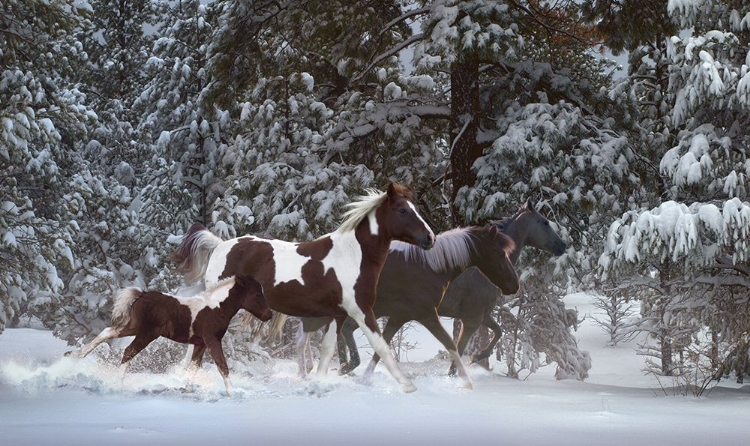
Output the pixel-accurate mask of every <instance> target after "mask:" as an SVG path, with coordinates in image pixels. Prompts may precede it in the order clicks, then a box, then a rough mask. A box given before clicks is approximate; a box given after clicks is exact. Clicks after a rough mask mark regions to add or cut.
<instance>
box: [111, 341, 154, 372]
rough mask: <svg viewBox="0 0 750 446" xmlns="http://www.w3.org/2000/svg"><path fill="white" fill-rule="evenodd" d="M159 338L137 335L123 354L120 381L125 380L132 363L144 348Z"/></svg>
mask: <svg viewBox="0 0 750 446" xmlns="http://www.w3.org/2000/svg"><path fill="white" fill-rule="evenodd" d="M157 337H158V336H143V335H136V336H135V339H133V342H131V343H130V345H128V346H127V347H126V348H125V352H123V354H122V361H121V362H120V379H121V380H124V379H125V372H126V371H127V369H128V365H129V364H130V361H131V360H132V359H133V358H134V357H135V355H137V354H138V353H140V352H141V350H143V349H144V348H146V347H147V346H148V344H150V343H151V342H153V341H154V339H156V338H157Z"/></svg>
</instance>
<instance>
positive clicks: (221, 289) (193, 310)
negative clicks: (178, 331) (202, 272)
mask: <svg viewBox="0 0 750 446" xmlns="http://www.w3.org/2000/svg"><path fill="white" fill-rule="evenodd" d="M234 284H235V280H234V276H232V277H230V278H228V279H223V280H222V281H220V282H218V283H217V284H216V285H214V286H211V287H209V288H208V289H207V290H206V291H204V292H202V293H201V294H198V295H196V296H192V297H180V296H172V297H173V298H175V299H177V300H178V301H179V302H180V303H181V304H182V305H185V306H186V307H188V308H189V309H190V337H192V336H193V334H194V332H193V322H195V318H196V317H197V316H198V313H200V311H201V310H203V309H204V308H219V305H221V303H222V302H224V301H225V300H226V299H227V297H229V290H231V289H232V288H233V287H234Z"/></svg>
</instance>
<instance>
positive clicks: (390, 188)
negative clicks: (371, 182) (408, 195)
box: [386, 183, 400, 199]
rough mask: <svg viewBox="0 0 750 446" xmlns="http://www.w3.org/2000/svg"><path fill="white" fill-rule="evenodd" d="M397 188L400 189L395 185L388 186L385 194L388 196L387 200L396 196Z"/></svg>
mask: <svg viewBox="0 0 750 446" xmlns="http://www.w3.org/2000/svg"><path fill="white" fill-rule="evenodd" d="M398 188H400V186H399V185H398V184H396V183H389V184H388V189H387V191H386V193H387V194H388V198H389V199H393V198H394V197H395V196H396V194H397V193H398V190H397V189H398Z"/></svg>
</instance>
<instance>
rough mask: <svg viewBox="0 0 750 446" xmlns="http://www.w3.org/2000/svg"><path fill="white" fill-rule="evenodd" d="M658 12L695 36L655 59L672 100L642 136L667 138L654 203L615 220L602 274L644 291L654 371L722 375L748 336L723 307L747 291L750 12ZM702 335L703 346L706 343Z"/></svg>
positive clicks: (672, 42)
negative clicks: (661, 62)
mask: <svg viewBox="0 0 750 446" xmlns="http://www.w3.org/2000/svg"><path fill="white" fill-rule="evenodd" d="M662 6H665V7H666V10H667V11H668V13H669V14H670V17H671V23H675V24H679V25H680V26H681V27H683V28H685V27H692V30H693V32H692V34H691V35H689V36H686V37H684V38H681V37H678V36H674V37H671V38H668V39H667V38H664V45H663V46H662V47H663V48H664V51H662V52H660V53H659V54H662V55H663V57H664V58H665V59H666V60H668V70H662V72H666V73H667V74H668V90H666V92H665V94H664V95H663V96H662V97H666V98H670V100H669V102H667V103H666V104H665V106H663V107H659V110H660V112H661V115H662V119H660V120H659V121H658V122H659V125H658V126H655V125H652V126H651V128H650V129H649V128H647V127H646V125H643V130H644V131H643V134H646V132H647V131H650V132H651V133H652V134H656V135H672V136H671V137H669V138H663V137H662V138H661V141H662V142H661V143H660V145H659V147H660V150H657V151H656V152H655V153H654V154H653V155H652V156H653V159H658V160H660V163H659V165H658V175H659V176H658V177H657V178H658V180H656V181H654V183H655V184H658V185H660V186H661V187H660V188H659V189H658V191H659V192H660V195H651V196H649V197H648V201H647V202H648V203H649V204H650V205H651V206H652V207H650V208H649V207H648V205H647V206H644V207H643V208H640V209H637V210H634V211H632V212H630V213H626V214H624V215H623V216H622V217H621V218H619V219H617V220H615V222H614V223H613V224H612V226H611V228H610V238H609V242H608V244H607V248H606V249H607V250H606V252H605V254H604V255H603V256H602V259H601V261H600V266H601V268H602V270H603V271H605V272H607V273H609V274H614V273H615V271H616V269H617V268H618V267H619V268H622V269H621V270H620V271H618V277H620V279H621V280H625V281H626V283H629V284H630V286H631V287H635V286H639V285H640V286H649V287H650V290H652V291H651V292H649V293H644V294H643V296H642V297H641V300H642V318H643V322H642V325H643V326H644V327H646V328H647V329H648V330H649V331H650V332H651V333H652V334H653V335H654V338H655V340H656V345H655V346H654V345H651V344H647V345H644V349H646V350H647V352H653V354H652V356H653V357H654V359H655V360H654V361H653V363H652V367H653V369H654V370H655V371H656V372H658V373H661V374H666V375H674V374H683V375H684V374H687V373H697V371H699V370H705V369H713V370H716V369H717V368H719V366H720V362H721V359H722V357H721V356H722V355H724V356H726V355H727V354H728V353H727V352H731V351H732V350H733V349H735V348H736V346H737V345H741V344H742V341H743V333H744V332H746V330H747V328H746V322H745V321H744V320H743V318H742V317H738V316H737V315H739V314H740V313H742V312H744V311H746V306H747V300H746V299H742V298H739V299H733V300H732V302H731V303H730V304H729V305H727V302H726V300H725V299H723V297H724V296H725V295H727V294H731V295H736V293H737V292H738V290H740V289H743V288H745V289H746V286H747V284H746V277H747V273H746V272H747V263H746V254H745V249H746V248H745V246H744V236H743V235H741V234H743V231H745V230H746V229H744V228H745V225H746V223H745V221H746V220H745V218H746V217H745V215H746V212H747V211H746V209H747V204H746V203H743V202H742V201H741V200H746V199H747V190H746V186H745V182H746V179H745V178H746V175H747V168H746V165H747V164H746V152H747V147H748V138H747V131H746V129H747V125H746V124H747V120H748V105H749V103H748V100H747V95H746V94H745V93H743V91H745V90H743V88H744V86H745V85H746V84H749V83H748V79H750V77H748V76H747V68H746V66H747V61H748V59H747V58H748V57H749V56H748V44H747V42H748V28H749V27H748V26H747V24H746V23H747V21H745V22H743V20H742V17H747V16H748V14H750V10H748V6H747V5H745V4H744V3H742V2H725V3H722V4H721V5H715V4H713V2H692V1H684V2H683V1H670V2H668V4H666V5H662ZM743 23H745V24H743ZM646 111H647V110H644V112H642V113H641V114H642V115H644V116H645V115H646V114H645V112H646ZM642 122H645V123H648V121H645V120H643V121H642ZM662 129H663V130H662ZM652 172H653V169H652ZM662 200H676V202H675V201H662ZM683 203H684V204H683ZM626 239H627V242H626ZM626 265H630V266H632V267H633V268H632V269H629V268H626ZM626 271H627V273H626ZM629 275H640V276H643V275H646V277H652V279H650V280H634V279H629V278H628V277H629ZM708 284H711V285H708ZM706 328H708V329H709V330H708V332H709V333H710V336H709V338H708V339H702V338H701V336H700V334H701V333H702V332H703V330H704V329H706ZM687 352H692V354H690V355H688V354H686V353H687ZM705 364H708V366H707V367H705V368H702V367H704V365H705ZM705 375H706V376H712V373H710V372H705Z"/></svg>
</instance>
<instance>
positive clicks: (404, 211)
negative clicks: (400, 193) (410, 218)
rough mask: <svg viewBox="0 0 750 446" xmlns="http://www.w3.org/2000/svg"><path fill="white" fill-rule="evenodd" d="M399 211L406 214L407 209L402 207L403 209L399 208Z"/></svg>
mask: <svg viewBox="0 0 750 446" xmlns="http://www.w3.org/2000/svg"><path fill="white" fill-rule="evenodd" d="M398 211H399V212H400V213H401V214H406V209H404V208H401V209H399V210H398Z"/></svg>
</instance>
